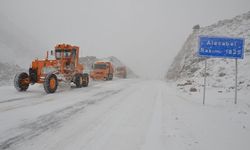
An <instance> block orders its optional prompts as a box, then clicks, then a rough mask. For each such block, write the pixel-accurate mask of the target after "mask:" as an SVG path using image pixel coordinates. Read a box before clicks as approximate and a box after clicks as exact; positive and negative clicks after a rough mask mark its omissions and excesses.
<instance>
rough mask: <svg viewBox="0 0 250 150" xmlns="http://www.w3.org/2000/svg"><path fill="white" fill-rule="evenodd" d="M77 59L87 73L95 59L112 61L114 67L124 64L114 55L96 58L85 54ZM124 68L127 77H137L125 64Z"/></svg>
mask: <svg viewBox="0 0 250 150" xmlns="http://www.w3.org/2000/svg"><path fill="white" fill-rule="evenodd" d="M79 61H80V63H81V64H84V65H85V67H86V72H88V73H89V72H90V70H91V68H92V65H93V63H94V62H96V61H110V62H112V64H113V65H114V67H115V68H117V67H122V66H126V65H125V64H124V63H123V62H121V61H120V60H119V59H118V58H116V57H114V56H110V57H107V58H97V57H95V56H86V57H81V58H80V60H79ZM126 68H127V77H128V78H137V77H138V76H137V75H136V74H135V73H134V72H133V71H132V70H131V69H130V68H129V67H128V66H126Z"/></svg>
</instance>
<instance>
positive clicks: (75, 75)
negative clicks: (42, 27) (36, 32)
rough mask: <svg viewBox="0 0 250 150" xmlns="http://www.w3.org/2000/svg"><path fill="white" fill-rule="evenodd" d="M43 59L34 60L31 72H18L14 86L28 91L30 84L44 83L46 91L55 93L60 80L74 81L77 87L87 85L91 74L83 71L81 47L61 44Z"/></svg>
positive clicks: (19, 89)
mask: <svg viewBox="0 0 250 150" xmlns="http://www.w3.org/2000/svg"><path fill="white" fill-rule="evenodd" d="M50 56H53V58H52V59H48V57H49V53H48V52H47V56H46V58H45V59H43V60H38V59H36V60H34V61H32V64H31V67H30V68H29V73H26V72H20V73H17V74H16V76H15V78H14V86H15V88H16V89H17V90H18V91H26V90H27V89H28V87H29V84H35V83H43V86H44V90H45V92H46V93H54V92H55V91H56V90H57V87H58V82H61V81H64V82H66V83H71V82H73V83H74V84H75V85H76V87H78V88H80V87H87V86H88V83H89V75H88V74H87V73H83V69H84V67H83V65H82V64H79V47H77V46H71V45H69V44H59V45H57V46H55V50H54V51H51V52H50Z"/></svg>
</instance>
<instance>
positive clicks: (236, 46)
mask: <svg viewBox="0 0 250 150" xmlns="http://www.w3.org/2000/svg"><path fill="white" fill-rule="evenodd" d="M244 44H245V40H244V39H243V38H229V37H214V36H200V37H199V50H198V55H199V56H200V57H205V71H204V72H205V75H204V91H203V104H205V95H206V94H205V92H206V75H207V73H206V69H207V58H209V57H218V58H233V59H235V97H234V103H235V104H237V89H238V88H237V74H238V66H237V65H238V59H243V56H244Z"/></svg>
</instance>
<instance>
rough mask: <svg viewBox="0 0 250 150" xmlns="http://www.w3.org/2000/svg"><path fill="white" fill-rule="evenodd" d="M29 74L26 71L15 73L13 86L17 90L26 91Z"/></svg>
mask: <svg viewBox="0 0 250 150" xmlns="http://www.w3.org/2000/svg"><path fill="white" fill-rule="evenodd" d="M27 80H29V75H28V74H27V73H26V72H21V73H17V74H16V76H15V79H14V86H15V88H16V90H17V91H26V90H27V89H28V87H29V82H26V81H27Z"/></svg>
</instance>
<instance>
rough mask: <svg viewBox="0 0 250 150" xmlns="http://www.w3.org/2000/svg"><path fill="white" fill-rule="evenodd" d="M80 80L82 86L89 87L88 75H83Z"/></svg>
mask: <svg viewBox="0 0 250 150" xmlns="http://www.w3.org/2000/svg"><path fill="white" fill-rule="evenodd" d="M82 79H83V82H82V86H83V87H87V86H88V85H89V75H88V74H83V76H82Z"/></svg>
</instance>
